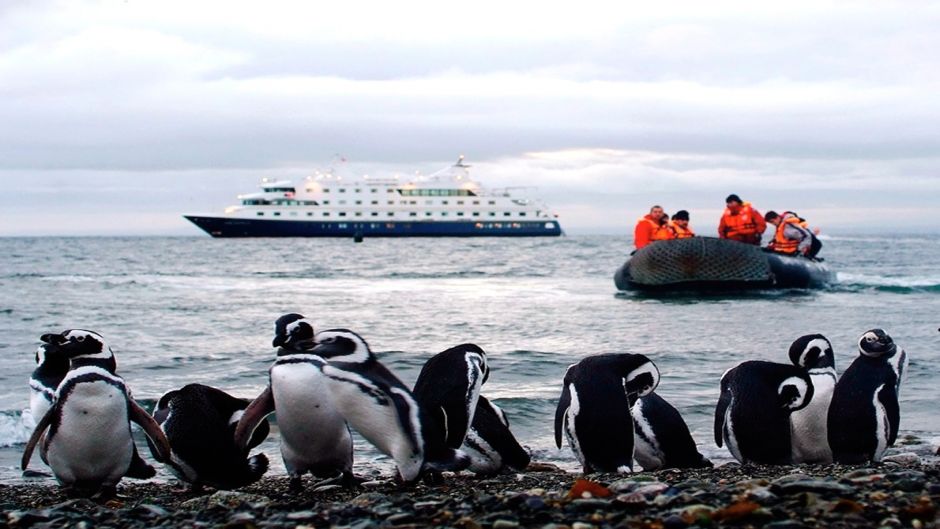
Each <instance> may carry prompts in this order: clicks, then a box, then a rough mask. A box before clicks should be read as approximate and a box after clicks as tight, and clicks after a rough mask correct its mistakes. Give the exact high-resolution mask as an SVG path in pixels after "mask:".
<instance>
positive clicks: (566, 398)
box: [555, 380, 571, 448]
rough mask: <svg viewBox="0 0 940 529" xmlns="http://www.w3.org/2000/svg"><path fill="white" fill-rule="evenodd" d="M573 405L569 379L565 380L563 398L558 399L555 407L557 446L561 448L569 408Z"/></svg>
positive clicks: (562, 389)
mask: <svg viewBox="0 0 940 529" xmlns="http://www.w3.org/2000/svg"><path fill="white" fill-rule="evenodd" d="M570 406H571V391H570V390H569V389H568V381H567V380H566V381H565V382H564V386H562V388H561V398H560V399H558V407H557V408H555V446H557V447H558V448H561V433H562V430H564V428H565V416H566V415H567V414H568V408H569V407H570Z"/></svg>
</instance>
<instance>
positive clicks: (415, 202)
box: [408, 200, 418, 206]
mask: <svg viewBox="0 0 940 529" xmlns="http://www.w3.org/2000/svg"><path fill="white" fill-rule="evenodd" d="M408 203H409V204H411V205H412V206H414V205H416V204H417V203H418V201H417V200H409V201H408Z"/></svg>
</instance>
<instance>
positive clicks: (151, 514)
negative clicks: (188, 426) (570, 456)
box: [0, 453, 940, 529]
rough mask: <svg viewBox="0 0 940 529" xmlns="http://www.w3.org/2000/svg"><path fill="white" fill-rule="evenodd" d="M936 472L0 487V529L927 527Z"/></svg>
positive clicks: (898, 468)
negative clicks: (79, 493) (229, 486)
mask: <svg viewBox="0 0 940 529" xmlns="http://www.w3.org/2000/svg"><path fill="white" fill-rule="evenodd" d="M938 505H940V465H938V464H937V463H935V462H931V463H924V462H922V460H921V458H919V457H918V456H916V455H914V454H909V453H900V454H896V455H893V456H890V457H889V458H886V460H885V461H884V462H882V463H880V464H876V465H869V466H860V467H855V466H842V465H824V466H806V465H802V466H773V467H771V466H752V465H746V466H741V465H738V464H737V463H725V464H723V465H721V466H719V467H717V468H713V469H695V470H677V469H673V470H663V471H658V472H638V473H635V474H629V475H620V474H591V475H587V476H582V475H580V474H576V473H571V472H565V471H563V470H560V469H558V468H557V467H554V466H552V465H545V464H541V465H540V464H533V465H532V466H531V467H530V468H529V469H528V470H527V471H526V472H525V473H518V474H516V473H512V474H503V475H499V476H495V477H485V478H483V477H476V476H472V475H469V474H460V475H447V474H445V479H444V482H443V483H442V484H435V485H427V484H424V483H419V484H417V485H414V486H411V487H403V486H401V485H399V484H397V483H395V482H393V481H391V480H388V479H373V480H371V481H366V482H364V483H363V484H362V485H361V486H360V487H358V488H355V489H343V488H341V487H339V486H336V485H326V486H323V487H319V488H318V487H317V486H316V484H315V483H311V482H307V483H306V487H305V489H304V491H303V492H301V493H296V494H295V493H291V492H290V491H289V490H288V480H287V478H286V477H283V476H273V477H265V478H264V479H262V480H261V481H259V482H258V483H256V484H254V485H252V486H250V487H246V488H244V489H241V490H238V491H213V490H211V489H206V490H204V491H202V492H199V493H196V492H193V491H189V490H185V491H181V489H180V488H179V487H178V486H176V485H175V484H167V483H150V482H138V483H135V482H133V481H131V480H125V481H124V482H123V483H122V485H121V486H120V487H119V489H118V497H117V498H115V499H111V500H109V501H107V502H105V503H96V502H94V501H92V500H89V499H69V498H67V497H65V496H64V495H63V494H62V493H61V491H60V490H59V489H58V487H56V486H52V485H30V484H27V485H0V507H2V512H3V514H2V516H0V527H37V528H39V527H75V528H90V527H133V528H138V527H140V528H144V527H228V528H246V529H248V528H254V527H257V528H268V527H270V528H275V527H277V528H280V527H284V528H302V527H317V528H320V527H337V528H340V527H349V528H356V529H367V528H372V527H397V528H410V527H459V528H463V529H479V528H492V529H507V528H514V527H534V528H545V529H549V528H558V529H560V528H564V527H568V528H572V529H588V528H592V527H596V528H608V527H610V528H613V527H629V528H650V529H653V528H664V529H681V528H684V527H693V526H697V527H766V528H773V529H797V528H800V527H829V528H855V527H892V528H894V527H914V528H920V527H935V526H936V522H935V519H936V515H937V506H938Z"/></svg>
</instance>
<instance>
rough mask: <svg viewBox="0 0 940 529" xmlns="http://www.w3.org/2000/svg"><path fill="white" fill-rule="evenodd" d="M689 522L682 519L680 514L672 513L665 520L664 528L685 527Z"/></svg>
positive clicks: (680, 528) (683, 528)
mask: <svg viewBox="0 0 940 529" xmlns="http://www.w3.org/2000/svg"><path fill="white" fill-rule="evenodd" d="M688 526H689V524H687V523H686V522H685V520H683V519H682V517H681V516H679V515H678V514H670V515H669V516H667V517H666V519H665V520H663V528H664V529H685V528H686V527H688Z"/></svg>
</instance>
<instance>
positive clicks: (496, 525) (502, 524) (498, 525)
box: [493, 518, 519, 529]
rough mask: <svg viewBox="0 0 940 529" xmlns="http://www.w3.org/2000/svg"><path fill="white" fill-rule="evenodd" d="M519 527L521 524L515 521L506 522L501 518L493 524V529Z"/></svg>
mask: <svg viewBox="0 0 940 529" xmlns="http://www.w3.org/2000/svg"><path fill="white" fill-rule="evenodd" d="M516 527H519V522H517V521H515V520H505V519H502V518H500V519H499V520H496V521H495V522H493V529H514V528H516Z"/></svg>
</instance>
